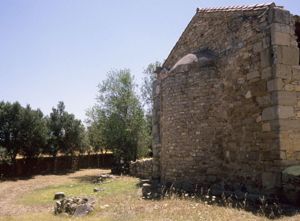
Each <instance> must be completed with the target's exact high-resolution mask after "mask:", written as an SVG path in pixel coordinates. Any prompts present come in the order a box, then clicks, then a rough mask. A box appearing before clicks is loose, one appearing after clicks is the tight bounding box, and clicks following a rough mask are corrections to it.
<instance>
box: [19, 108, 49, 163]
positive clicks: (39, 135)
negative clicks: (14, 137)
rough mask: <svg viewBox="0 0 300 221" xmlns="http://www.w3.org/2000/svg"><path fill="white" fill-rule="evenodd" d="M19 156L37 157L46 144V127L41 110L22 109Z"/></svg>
mask: <svg viewBox="0 0 300 221" xmlns="http://www.w3.org/2000/svg"><path fill="white" fill-rule="evenodd" d="M18 140H19V143H20V154H22V155H23V156H24V157H26V158H34V157H37V156H38V155H39V154H40V153H42V152H43V149H44V148H45V145H46V142H47V126H46V120H45V118H44V117H43V113H42V111H41V110H39V109H37V110H32V109H31V107H30V106H29V105H27V107H26V108H23V109H22V113H21V120H20V130H19V137H18Z"/></svg>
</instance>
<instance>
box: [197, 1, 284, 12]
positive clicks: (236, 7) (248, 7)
mask: <svg viewBox="0 0 300 221" xmlns="http://www.w3.org/2000/svg"><path fill="white" fill-rule="evenodd" d="M272 6H273V7H281V8H283V7H282V6H276V4H275V3H274V2H270V3H263V4H255V5H234V6H228V7H213V8H197V12H217V11H248V10H259V9H264V8H268V7H272Z"/></svg>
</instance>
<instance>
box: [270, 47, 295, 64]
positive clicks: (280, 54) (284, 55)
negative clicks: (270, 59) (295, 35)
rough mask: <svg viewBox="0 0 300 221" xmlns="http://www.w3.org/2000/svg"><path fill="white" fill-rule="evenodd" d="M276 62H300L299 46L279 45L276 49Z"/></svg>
mask: <svg viewBox="0 0 300 221" xmlns="http://www.w3.org/2000/svg"><path fill="white" fill-rule="evenodd" d="M274 55H275V57H276V63H279V64H287V65H298V64H299V48H296V47H288V46H277V47H276V48H275V50H274Z"/></svg>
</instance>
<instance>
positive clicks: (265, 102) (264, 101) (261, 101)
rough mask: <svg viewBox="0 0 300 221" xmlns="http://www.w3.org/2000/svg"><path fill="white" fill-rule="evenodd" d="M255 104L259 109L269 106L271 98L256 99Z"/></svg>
mask: <svg viewBox="0 0 300 221" xmlns="http://www.w3.org/2000/svg"><path fill="white" fill-rule="evenodd" d="M256 102H257V103H258V104H259V106H261V107H266V106H270V105H271V104H272V100H271V96H269V95H268V96H262V97H256Z"/></svg>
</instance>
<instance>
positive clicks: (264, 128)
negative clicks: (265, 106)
mask: <svg viewBox="0 0 300 221" xmlns="http://www.w3.org/2000/svg"><path fill="white" fill-rule="evenodd" d="M262 131H263V132H269V131H271V124H270V123H264V124H263V125H262Z"/></svg>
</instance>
